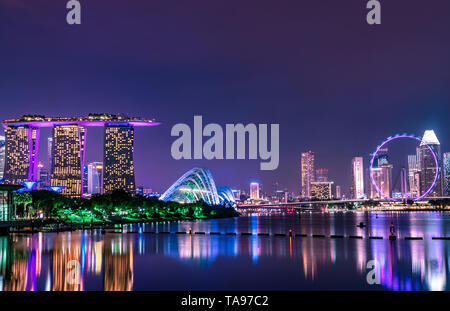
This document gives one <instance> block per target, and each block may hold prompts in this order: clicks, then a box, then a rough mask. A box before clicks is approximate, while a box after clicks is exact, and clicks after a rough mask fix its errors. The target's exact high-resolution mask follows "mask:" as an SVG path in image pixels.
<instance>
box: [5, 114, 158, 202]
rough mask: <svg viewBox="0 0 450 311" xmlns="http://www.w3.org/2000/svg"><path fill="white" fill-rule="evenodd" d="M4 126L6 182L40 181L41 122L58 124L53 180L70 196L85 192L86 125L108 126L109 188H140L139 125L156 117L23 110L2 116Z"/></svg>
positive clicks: (44, 125)
mask: <svg viewBox="0 0 450 311" xmlns="http://www.w3.org/2000/svg"><path fill="white" fill-rule="evenodd" d="M2 125H3V127H4V128H5V170H4V176H3V178H4V183H8V184H21V183H22V182H24V181H38V180H37V179H38V176H37V165H38V150H39V134H40V129H41V128H52V129H53V144H52V150H51V155H52V158H51V164H50V165H51V186H52V187H60V188H62V190H61V193H62V194H63V195H66V196H68V197H71V198H77V197H82V196H83V184H84V182H85V181H84V180H83V168H84V164H85V151H86V128H87V127H91V126H97V127H103V128H104V147H103V150H104V153H103V165H104V166H103V187H104V192H105V193H108V192H111V191H114V190H125V191H128V192H131V193H134V192H135V171H134V160H133V154H134V128H135V127H136V126H155V125H159V123H157V122H155V121H154V120H149V119H140V118H130V117H128V116H122V115H110V114H89V115H88V116H87V117H67V118H66V117H63V118H47V117H44V116H22V117H21V118H18V119H13V120H5V121H3V122H2Z"/></svg>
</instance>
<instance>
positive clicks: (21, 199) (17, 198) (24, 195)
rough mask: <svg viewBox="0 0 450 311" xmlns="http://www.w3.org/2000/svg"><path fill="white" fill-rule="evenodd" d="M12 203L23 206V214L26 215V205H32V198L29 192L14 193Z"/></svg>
mask: <svg viewBox="0 0 450 311" xmlns="http://www.w3.org/2000/svg"><path fill="white" fill-rule="evenodd" d="M13 201H14V204H16V205H23V212H24V214H25V213H27V207H28V205H29V204H31V203H33V197H32V196H31V193H30V192H14V195H13ZM24 216H25V215H24Z"/></svg>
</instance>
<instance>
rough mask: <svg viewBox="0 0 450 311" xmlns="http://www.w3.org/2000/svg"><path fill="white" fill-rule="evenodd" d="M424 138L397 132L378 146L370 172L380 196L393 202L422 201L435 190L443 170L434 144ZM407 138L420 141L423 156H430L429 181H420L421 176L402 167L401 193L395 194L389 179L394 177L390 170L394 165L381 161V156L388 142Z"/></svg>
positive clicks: (373, 185)
mask: <svg viewBox="0 0 450 311" xmlns="http://www.w3.org/2000/svg"><path fill="white" fill-rule="evenodd" d="M426 134H427V133H426ZM433 134H434V133H433ZM424 138H425V135H424V137H417V136H415V135H409V134H397V135H395V136H391V137H389V138H387V139H386V140H384V141H383V142H382V143H381V144H380V145H379V146H378V147H377V149H376V150H375V152H374V153H373V154H372V156H371V159H370V167H369V173H370V182H371V184H372V187H373V189H374V191H375V192H376V194H378V197H379V198H382V199H386V200H388V201H392V202H400V201H407V200H412V201H420V200H423V199H424V198H426V197H427V196H429V195H430V194H431V193H432V192H433V190H434V189H435V188H436V186H437V185H438V181H439V178H440V171H441V170H440V164H439V157H438V154H437V153H436V150H435V149H434V147H433V145H432V144H430V143H428V142H427V140H426V139H424ZM405 140H409V141H416V142H418V143H419V147H418V148H420V150H421V154H422V156H421V157H422V158H425V157H426V156H427V157H428V159H429V163H431V164H430V165H429V167H428V168H427V171H428V180H429V181H428V182H426V180H422V181H419V176H417V179H416V178H415V176H414V175H413V176H411V174H410V173H409V174H408V173H406V169H402V171H401V195H400V196H398V195H397V196H394V195H393V194H392V190H391V189H392V184H391V183H392V182H391V181H390V180H389V179H390V178H392V174H391V173H390V172H389V170H392V165H389V164H387V163H386V162H383V161H380V158H382V154H383V152H384V151H385V150H387V149H386V147H387V145H388V144H390V143H391V142H393V141H405ZM419 157H420V156H419ZM418 166H420V165H418ZM424 169H425V168H424ZM430 172H431V173H430ZM408 175H409V176H408ZM387 176H388V177H387ZM423 179H424V178H423ZM413 184H414V185H413Z"/></svg>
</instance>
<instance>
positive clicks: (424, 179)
mask: <svg viewBox="0 0 450 311" xmlns="http://www.w3.org/2000/svg"><path fill="white" fill-rule="evenodd" d="M427 146H430V147H431V148H432V149H433V151H434V153H435V154H436V157H437V159H438V161H439V165H438V167H436V161H435V159H434V156H433V154H432V152H431V151H430V149H429V148H428V147H427ZM441 156H442V155H441V144H440V142H439V140H438V138H437V137H436V134H435V133H434V131H433V130H427V131H425V134H424V135H423V138H422V142H421V144H420V146H419V167H420V178H419V179H420V193H421V194H424V193H425V192H426V191H427V190H428V189H429V188H430V187H431V185H432V184H433V182H434V180H435V177H436V169H439V167H440V161H441V160H442V158H441ZM441 177H442V174H440V177H439V178H438V180H437V182H436V187H435V188H434V189H433V190H432V191H431V192H430V193H429V194H428V196H429V197H440V196H442V188H443V187H442V186H443V185H442V184H443V179H442V178H441Z"/></svg>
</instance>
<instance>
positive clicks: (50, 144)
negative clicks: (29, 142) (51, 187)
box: [47, 137, 53, 173]
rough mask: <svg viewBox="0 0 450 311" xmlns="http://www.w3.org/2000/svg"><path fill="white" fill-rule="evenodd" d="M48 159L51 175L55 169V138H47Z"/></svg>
mask: <svg viewBox="0 0 450 311" xmlns="http://www.w3.org/2000/svg"><path fill="white" fill-rule="evenodd" d="M47 157H48V168H49V171H50V173H51V170H52V167H53V137H48V138H47Z"/></svg>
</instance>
